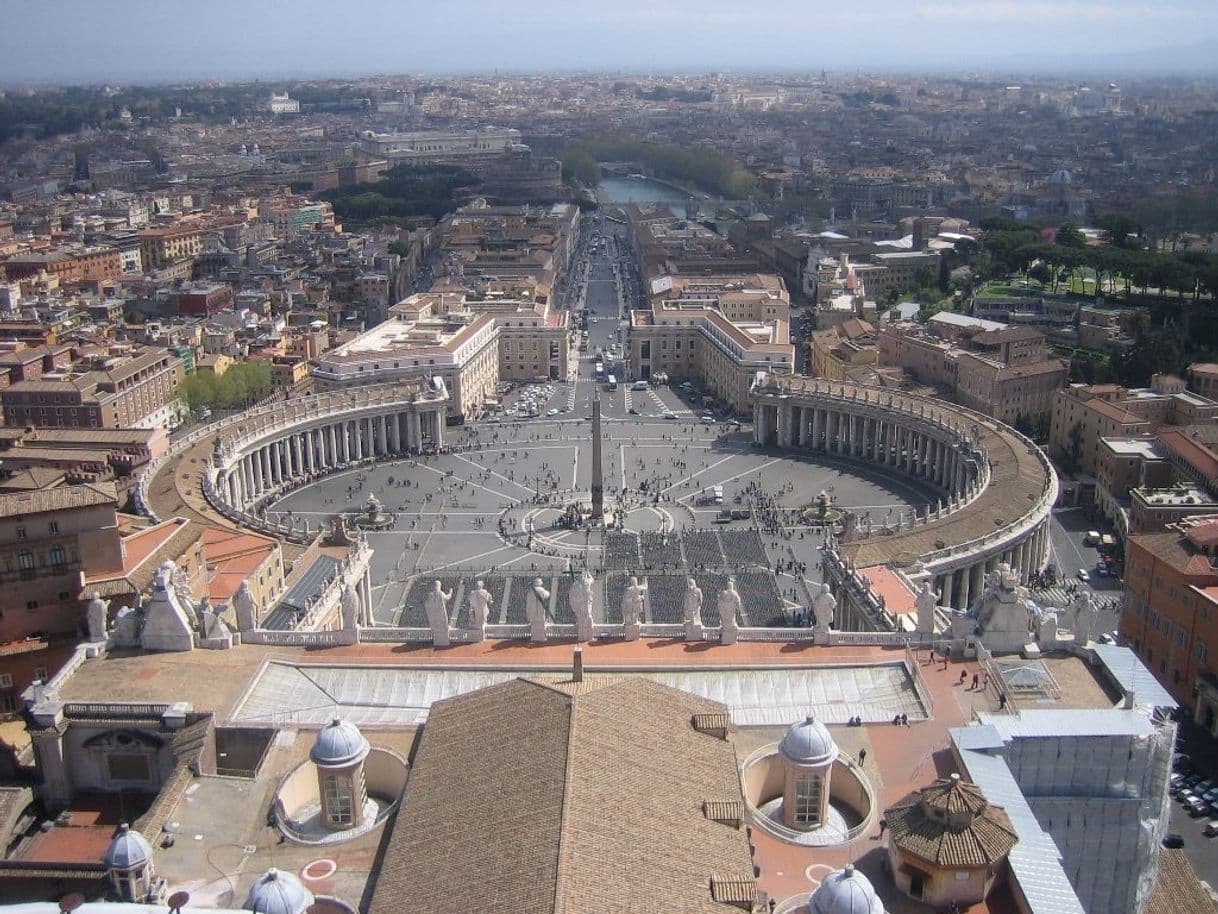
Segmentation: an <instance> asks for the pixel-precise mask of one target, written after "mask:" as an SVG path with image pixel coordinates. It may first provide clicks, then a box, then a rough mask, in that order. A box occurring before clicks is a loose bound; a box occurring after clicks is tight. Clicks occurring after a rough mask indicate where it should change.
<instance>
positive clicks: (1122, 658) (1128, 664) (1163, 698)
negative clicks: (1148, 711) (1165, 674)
mask: <svg viewBox="0 0 1218 914" xmlns="http://www.w3.org/2000/svg"><path fill="white" fill-rule="evenodd" d="M1093 650H1094V651H1095V655H1096V656H1097V657H1099V658H1100V663H1102V664H1103V665H1104V666H1105V667H1106V668H1107V669H1108V672H1109V673H1111V674H1112V678H1113V679H1115V680H1116V681H1117V682H1118V683H1120V686H1121V688H1123V689H1128V690H1130V691H1132V692H1133V700H1134V703H1135V704H1139V705H1149V706H1150V707H1152V708H1172V709H1174V708H1175V707H1177V705H1176V700H1175V699H1174V698H1172V697H1171V693H1170V692H1168V691H1167V689H1165V688H1163V686H1162V685H1160V684H1159V681H1158V680H1157V679H1155V677H1154V674H1153V673H1152V672H1151V671H1150V670H1148V669H1146V665H1145V664H1144V663H1142V661H1141V660H1139V659H1138V656H1137V654H1135V653H1134V652H1133V651H1131V650H1130V649H1129V648H1127V647H1121V645H1119V644H1096V645H1094V646H1093Z"/></svg>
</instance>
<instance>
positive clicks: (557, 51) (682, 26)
mask: <svg viewBox="0 0 1218 914" xmlns="http://www.w3.org/2000/svg"><path fill="white" fill-rule="evenodd" d="M14 6H15V8H14V9H10V10H8V11H7V12H6V14H5V20H6V23H7V24H8V26H9V27H8V28H7V29H6V30H5V37H3V38H0V82H3V83H5V84H9V85H12V84H22V83H72V82H106V81H114V82H132V81H150V82H162V81H173V80H188V79H251V78H302V79H304V78H310V77H334V76H355V75H367V74H374V73H468V72H480V73H485V72H492V71H496V70H500V71H508V72H555V71H563V70H582V71H615V70H616V71H621V70H629V71H632V72H646V71H648V70H653V71H655V72H671V71H673V70H716V69H718V70H733V71H740V70H745V71H758V70H788V71H789V70H818V69H821V68H829V69H844V68H849V69H871V70H888V71H901V70H915V69H918V70H923V69H933V70H936V71H939V72H943V71H950V72H958V71H971V70H978V69H980V70H984V71H986V72H990V73H1019V72H1027V73H1033V72H1046V73H1048V72H1052V73H1068V72H1075V73H1096V74H1100V73H1111V74H1113V75H1118V74H1130V75H1132V74H1136V73H1148V74H1171V73H1179V74H1193V75H1195V74H1201V73H1213V72H1214V71H1215V64H1214V62H1213V60H1212V57H1211V55H1209V54H1208V51H1207V44H1208V43H1209V42H1212V41H1213V40H1214V39H1215V38H1218V8H1215V7H1214V6H1213V5H1212V4H1207V3H1202V2H1198V0H1171V2H1166V3H1161V4H1153V5H1152V4H1146V3H1141V2H1128V0H1120V2H1089V0H1075V2H1065V3H1048V2H1034V3H1013V2H1010V0H979V2H972V3H967V4H966V3H962V2H958V0H937V2H916V3H911V4H904V3H901V4H899V3H896V2H893V0H879V2H876V3H872V4H870V5H869V6H867V7H866V8H863V9H842V8H838V7H829V6H828V5H826V4H806V3H804V4H796V3H792V2H788V0H769V2H766V3H763V4H761V5H760V6H757V5H754V6H752V7H750V8H749V9H748V10H742V9H740V8H738V7H734V6H732V5H729V4H726V3H722V2H712V3H708V4H694V3H692V2H689V0H677V2H674V3H670V4H666V5H664V6H663V7H656V6H653V5H649V4H644V3H641V2H638V0H623V2H619V3H616V4H614V5H612V6H611V7H601V8H595V9H579V10H575V11H572V10H571V8H570V7H569V6H567V5H562V4H558V3H556V2H553V0H531V2H530V3H528V4H526V5H524V6H522V7H521V6H517V7H512V8H511V9H510V11H509V10H507V9H506V8H503V7H500V6H499V5H497V4H493V3H487V2H484V0H472V2H466V3H463V4H460V5H459V7H458V8H454V7H452V6H436V7H431V6H419V5H417V4H407V5H406V7H405V9H403V8H401V7H399V6H396V5H394V4H389V3H386V2H384V0H356V2H354V3H349V4H343V5H342V6H341V7H339V6H336V5H334V4H330V3H326V2H322V0H304V2H301V3H295V4H292V5H290V6H283V5H280V4H265V5H258V6H254V7H249V6H247V5H243V4H238V3H236V2H233V0H220V2H218V3H216V4H213V6H212V7H211V15H209V16H208V17H207V18H206V19H203V20H197V21H191V22H189V23H188V25H187V28H186V29H183V26H182V23H181V21H180V19H179V16H178V12H177V11H176V10H173V9H167V8H162V7H159V6H158V5H157V4H153V3H150V2H147V0H134V2H129V3H115V2H102V3H94V4H84V3H78V2H75V0H70V2H66V3H59V4H46V5H36V4H14ZM453 23H459V24H460V27H459V28H454V27H453ZM235 25H236V26H238V27H236V28H234V26H235ZM641 30H645V31H641ZM39 34H42V35H46V36H53V45H52V53H48V48H47V45H46V43H44V42H39V41H31V40H29V39H30V36H31V35H39ZM323 42H324V44H323Z"/></svg>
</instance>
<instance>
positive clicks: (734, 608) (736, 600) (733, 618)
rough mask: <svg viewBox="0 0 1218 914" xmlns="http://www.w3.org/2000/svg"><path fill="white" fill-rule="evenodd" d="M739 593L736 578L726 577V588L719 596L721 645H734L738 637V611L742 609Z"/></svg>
mask: <svg viewBox="0 0 1218 914" xmlns="http://www.w3.org/2000/svg"><path fill="white" fill-rule="evenodd" d="M742 605H743V604H742V603H741V600H740V593H739V592H738V591H737V590H736V578H735V576H733V575H728V579H727V587H725V588H724V590H723V593H721V594H719V601H718V607H719V626H720V628H719V641H720V643H722V644H735V643H736V640H737V639H738V638H739V635H740V622H739V619H740V610H741V608H742Z"/></svg>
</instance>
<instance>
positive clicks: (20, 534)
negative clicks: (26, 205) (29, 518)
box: [17, 527, 25, 540]
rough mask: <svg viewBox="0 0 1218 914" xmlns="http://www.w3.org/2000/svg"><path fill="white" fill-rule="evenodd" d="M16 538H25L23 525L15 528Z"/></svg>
mask: <svg viewBox="0 0 1218 914" xmlns="http://www.w3.org/2000/svg"><path fill="white" fill-rule="evenodd" d="M17 539H19V540H23V539H25V527H18V528H17Z"/></svg>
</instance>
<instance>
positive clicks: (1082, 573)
mask: <svg viewBox="0 0 1218 914" xmlns="http://www.w3.org/2000/svg"><path fill="white" fill-rule="evenodd" d="M1074 576H1075V577H1076V578H1078V579H1079V580H1080V581H1082V582H1083V583H1084V584H1087V583H1089V582H1090V581H1091V575H1089V574H1087V569H1086V568H1080V569H1079V570H1078V571H1077V572H1075V575H1074Z"/></svg>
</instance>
